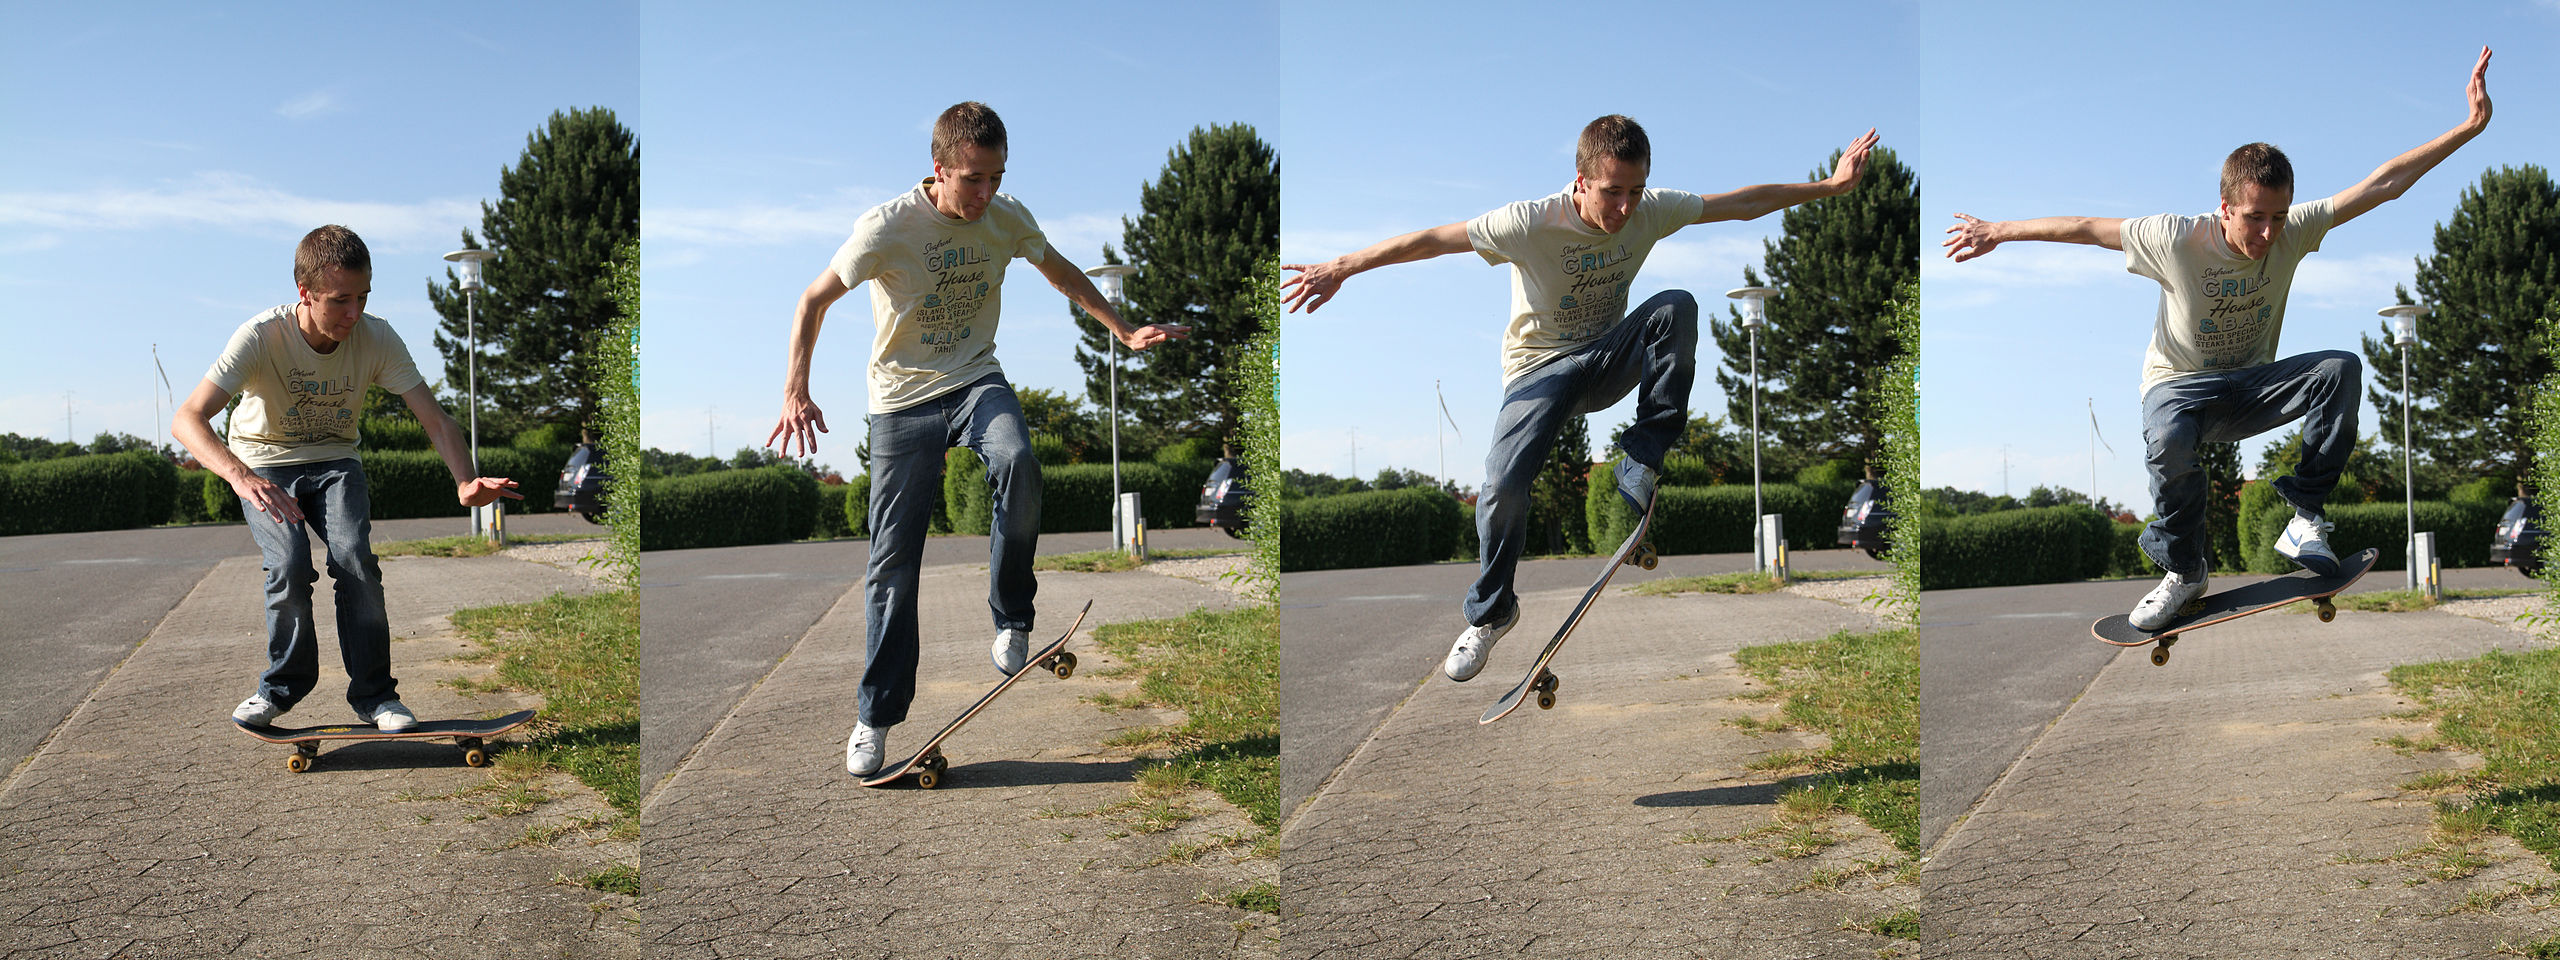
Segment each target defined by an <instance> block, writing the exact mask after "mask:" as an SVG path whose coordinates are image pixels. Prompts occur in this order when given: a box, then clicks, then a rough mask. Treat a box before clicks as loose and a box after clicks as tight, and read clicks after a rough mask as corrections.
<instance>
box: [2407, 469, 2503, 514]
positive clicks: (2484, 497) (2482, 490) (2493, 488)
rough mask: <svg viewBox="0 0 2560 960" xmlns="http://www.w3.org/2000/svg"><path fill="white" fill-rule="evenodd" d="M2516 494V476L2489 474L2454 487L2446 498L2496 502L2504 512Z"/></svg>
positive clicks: (2454, 500) (2462, 500)
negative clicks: (2508, 502)
mask: <svg viewBox="0 0 2560 960" xmlns="http://www.w3.org/2000/svg"><path fill="white" fill-rule="evenodd" d="M2515 495H2516V481H2515V478H2514V477H2498V476H2489V477H2481V478H2480V479H2477V480H2473V481H2471V482H2469V483H2465V484H2461V485H2459V486H2456V487H2454V488H2453V489H2452V490H2451V491H2449V492H2447V493H2446V494H2445V499H2446V500H2449V501H2452V502H2454V503H2457V504H2464V505H2472V504H2483V503H2486V504H2494V505H2496V506H2497V508H2498V510H2499V511H2500V512H2502V513H2503V512H2505V510H2506V508H2507V501H2509V500H2512V499H2514V498H2515ZM2402 506H2403V507H2405V506H2407V504H2406V503H2403V504H2402Z"/></svg>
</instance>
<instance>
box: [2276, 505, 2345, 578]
mask: <svg viewBox="0 0 2560 960" xmlns="http://www.w3.org/2000/svg"><path fill="white" fill-rule="evenodd" d="M2336 527H2337V524H2334V523H2330V522H2329V521H2326V520H2305V519H2303V518H2302V515H2301V514H2299V513H2297V514H2294V515H2293V519H2291V520H2288V521H2285V525H2284V534H2283V535H2282V536H2279V537H2277V538H2276V552H2277V553H2281V554H2284V555H2285V556H2287V557H2291V558H2293V562H2295V563H2298V564H2301V565H2302V567H2303V569H2305V570H2309V571H2311V572H2313V573H2316V574H2319V575H2321V576H2324V577H2330V576H2336V575H2337V573H2338V554H2337V552H2336V551H2333V550H2331V549H2329V531H2330V530H2331V529H2334V528H2336Z"/></svg>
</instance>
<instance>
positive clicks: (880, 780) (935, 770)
mask: <svg viewBox="0 0 2560 960" xmlns="http://www.w3.org/2000/svg"><path fill="white" fill-rule="evenodd" d="M1092 612H1093V601H1091V600H1087V601H1085V602H1084V609H1082V610H1078V611H1076V622H1074V623H1071V624H1068V625H1067V630H1066V632H1065V633H1061V634H1059V635H1058V639H1057V640H1055V641H1052V642H1051V643H1050V644H1049V645H1048V646H1046V647H1042V648H1040V649H1039V650H1036V651H1033V652H1032V654H1031V656H1030V657H1029V658H1028V659H1026V660H1024V661H1023V663H1022V669H1020V670H1016V671H1014V672H1013V675H1012V676H1010V677H1006V678H1004V682H1002V683H999V684H996V686H995V689H993V690H989V691H987V694H986V696H983V697H979V698H978V702H976V703H973V704H970V705H969V709H968V710H966V711H964V712H962V713H961V714H960V715H959V716H957V717H954V718H952V720H951V722H950V723H947V724H944V725H943V727H942V732H940V733H936V734H934V735H933V739H931V740H927V741H925V743H924V748H923V749H921V750H918V751H916V753H915V756H912V757H908V758H907V759H906V760H905V761H904V762H901V763H899V764H897V765H895V766H887V767H882V768H880V772H879V773H875V774H872V775H871V776H869V777H866V778H864V779H863V781H862V785H863V786H866V787H879V786H887V785H888V784H890V783H891V782H893V781H895V780H897V779H898V778H899V777H903V776H906V775H907V773H908V772H909V771H914V772H915V775H916V786H919V787H923V788H925V789H927V790H931V789H933V788H935V787H938V786H941V785H942V771H944V770H946V769H948V768H949V767H950V766H951V762H950V761H949V760H947V759H945V758H944V757H943V756H942V741H943V738H945V737H949V736H950V735H951V733H952V731H955V730H958V729H960V726H961V725H962V724H965V723H968V722H969V718H970V717H974V716H977V715H978V711H980V710H984V709H986V707H987V704H989V703H993V702H995V699H996V698H997V697H1000V696H1003V695H1004V692H1005V691H1006V690H1010V689H1013V684H1014V681H1017V680H1020V679H1022V678H1023V677H1026V676H1029V675H1031V673H1032V672H1034V671H1043V670H1045V671H1048V672H1050V673H1054V674H1057V676H1058V679H1060V680H1064V679H1066V678H1068V677H1071V676H1074V675H1075V672H1076V655H1075V654H1072V653H1068V652H1067V641H1068V640H1070V639H1073V638H1074V637H1075V635H1076V629H1077V628H1079V627H1082V626H1084V618H1085V615H1086V614H1088V613H1092Z"/></svg>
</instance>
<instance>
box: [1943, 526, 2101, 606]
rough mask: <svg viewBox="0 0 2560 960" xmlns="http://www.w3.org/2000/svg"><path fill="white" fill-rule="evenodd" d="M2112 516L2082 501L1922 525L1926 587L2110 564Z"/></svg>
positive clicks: (2034, 577)
mask: <svg viewBox="0 0 2560 960" xmlns="http://www.w3.org/2000/svg"><path fill="white" fill-rule="evenodd" d="M2120 536H2122V534H2121V532H2120V531H2119V530H2118V528H2117V524H2116V523H2115V522H2114V521H2112V520H2109V519H2107V517H2106V515H2105V514H2102V513H2099V512H2098V511H2096V510H2093V509H2090V508H2088V507H2086V506H2064V507H2042V508H2038V509H2033V510H2003V511H2000V512H1998V513H1985V514H1976V515H1974V516H1967V517H1949V518H1945V519H1938V518H1929V519H1926V520H1924V521H1923V522H1922V523H1921V525H1920V556H1921V565H1920V585H1921V588H1922V589H1925V590H1948V589H1957V588H1962V587H2003V586H2009V585H2012V584H2022V583H2063V582H2068V581H2073V580H2086V579H2091V578H2095V577H2103V576H2106V575H2107V574H2108V571H2109V570H2110V569H2111V568H2112V567H2114V566H2116V561H2115V560H2114V556H2115V553H2116V551H2117V549H2118V547H2117V541H2118V538H2119V537H2120Z"/></svg>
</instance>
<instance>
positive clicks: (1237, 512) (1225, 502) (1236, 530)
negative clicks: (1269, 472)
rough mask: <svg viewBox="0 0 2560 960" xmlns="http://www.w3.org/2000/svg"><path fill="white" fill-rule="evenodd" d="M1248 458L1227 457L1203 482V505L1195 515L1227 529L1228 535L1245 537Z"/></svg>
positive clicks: (1194, 516) (1221, 528)
mask: <svg viewBox="0 0 2560 960" xmlns="http://www.w3.org/2000/svg"><path fill="white" fill-rule="evenodd" d="M1247 492H1248V491H1247V489H1246V487H1245V482H1244V461H1241V460H1237V459H1236V458H1234V457H1227V458H1224V459H1221V460H1219V461H1218V466H1217V468H1216V469H1213V470H1211V471H1209V479H1208V482H1206V483H1202V484H1201V485H1200V509H1199V510H1197V511H1196V512H1195V513H1194V515H1193V517H1192V519H1193V520H1196V521H1198V522H1200V523H1205V524H1208V525H1209V526H1212V527H1216V528H1218V529H1220V530H1224V531H1226V532H1227V536H1230V537H1236V538H1238V539H1242V538H1243V537H1244V526H1245V513H1244V497H1245V494H1246V493H1247Z"/></svg>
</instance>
